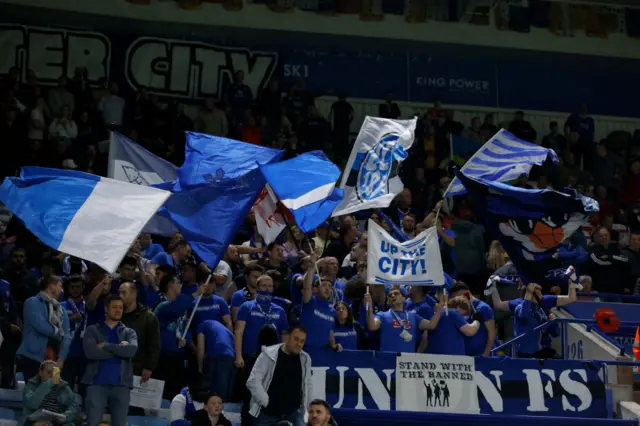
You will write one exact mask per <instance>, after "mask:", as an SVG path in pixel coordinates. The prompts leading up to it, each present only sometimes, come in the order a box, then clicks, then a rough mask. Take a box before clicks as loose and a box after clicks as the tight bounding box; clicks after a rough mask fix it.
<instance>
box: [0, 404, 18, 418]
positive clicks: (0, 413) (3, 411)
mask: <svg viewBox="0 0 640 426" xmlns="http://www.w3.org/2000/svg"><path fill="white" fill-rule="evenodd" d="M0 419H2V420H16V412H15V411H13V410H12V409H10V408H4V407H0Z"/></svg>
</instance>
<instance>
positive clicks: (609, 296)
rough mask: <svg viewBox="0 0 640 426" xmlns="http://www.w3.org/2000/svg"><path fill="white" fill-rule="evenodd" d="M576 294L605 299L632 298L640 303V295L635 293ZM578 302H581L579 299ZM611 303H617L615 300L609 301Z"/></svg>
mask: <svg viewBox="0 0 640 426" xmlns="http://www.w3.org/2000/svg"><path fill="white" fill-rule="evenodd" d="M576 296H581V297H599V298H604V299H620V300H631V301H634V302H638V303H640V296H637V295H633V294H616V293H585V292H578V293H576ZM578 302H579V300H578ZM603 303H607V302H603ZM609 303H615V302H609Z"/></svg>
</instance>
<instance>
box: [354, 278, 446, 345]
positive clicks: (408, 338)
mask: <svg viewBox="0 0 640 426" xmlns="http://www.w3.org/2000/svg"><path fill="white" fill-rule="evenodd" d="M387 297H388V299H389V307H390V308H389V310H388V311H385V312H378V313H377V314H376V315H375V316H374V314H373V309H372V305H373V300H372V299H371V295H370V294H369V293H367V294H365V295H364V300H363V302H364V303H365V305H366V309H367V325H368V328H369V330H372V331H375V330H380V350H381V351H386V352H396V353H397V352H415V350H416V343H415V342H416V339H420V336H421V333H420V331H424V330H433V329H434V328H435V327H436V326H437V325H438V322H439V321H440V313H441V311H442V309H441V307H440V305H436V308H435V312H434V314H433V318H432V319H431V320H428V319H424V318H422V317H421V316H420V315H418V313H417V312H415V311H407V310H406V309H405V297H404V294H403V293H402V291H401V290H400V289H399V288H397V287H392V288H391V290H389V295H388V296H387Z"/></svg>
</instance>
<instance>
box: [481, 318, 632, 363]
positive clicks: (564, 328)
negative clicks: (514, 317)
mask: <svg viewBox="0 0 640 426" xmlns="http://www.w3.org/2000/svg"><path fill="white" fill-rule="evenodd" d="M567 323H572V324H584V325H586V326H587V331H589V332H591V331H592V332H595V333H596V334H598V335H599V336H600V337H602V338H603V339H605V340H606V341H608V342H609V343H611V344H612V345H613V346H614V347H616V348H617V349H618V350H619V351H620V356H624V355H626V354H625V349H624V346H622V345H620V344H619V343H618V342H616V341H615V340H613V339H612V338H611V337H609V336H607V335H606V334H605V333H603V332H602V331H600V330H598V329H597V328H595V327H592V326H594V325H596V324H597V322H596V320H591V319H578V318H555V319H552V320H551V321H547V322H545V323H544V324H540V325H539V326H537V327H536V328H534V329H533V330H531V331H529V332H528V333H525V334H521V335H519V336H516V337H514V338H513V339H511V340H509V341H508V342H505V343H503V344H502V345H500V346H498V347H497V348H494V349H493V350H492V351H491V354H492V355H495V354H496V353H497V352H499V351H501V350H503V349H506V348H511V356H512V357H514V358H515V357H516V353H515V345H514V343H517V342H518V341H519V340H521V339H524V338H525V337H526V336H529V335H532V334H535V333H538V332H540V331H543V330H545V329H547V328H548V327H551V326H553V325H556V324H560V326H561V329H560V339H561V342H562V359H567V356H566V347H567ZM639 325H640V323H639V322H635V321H621V322H620V327H625V326H626V327H637V326H639ZM606 362H607V363H608V364H612V365H638V366H640V363H639V362H630V361H616V363H615V364H613V363H612V362H611V361H606ZM618 362H622V363H625V362H626V364H618Z"/></svg>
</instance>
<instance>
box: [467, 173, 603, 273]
mask: <svg viewBox="0 0 640 426" xmlns="http://www.w3.org/2000/svg"><path fill="white" fill-rule="evenodd" d="M456 176H457V177H458V179H460V182H461V183H462V185H464V187H465V188H466V189H467V191H468V192H469V195H470V197H471V199H472V200H473V202H474V204H475V207H476V211H477V212H478V213H479V214H480V215H482V216H483V217H484V220H485V222H486V224H487V227H488V228H489V229H490V231H491V232H492V233H493V234H494V235H495V237H496V238H497V239H498V240H499V241H500V243H501V244H502V247H503V248H504V249H505V251H506V252H507V253H508V254H509V258H510V259H511V260H512V262H513V264H514V265H515V267H516V268H517V269H518V272H519V273H520V274H521V276H522V278H523V281H526V282H536V283H539V284H541V285H542V284H544V283H545V282H549V281H554V280H555V279H556V277H557V276H559V275H563V274H564V268H563V264H562V262H563V261H564V260H566V259H561V258H560V250H559V248H560V246H561V244H563V243H565V242H566V241H567V240H568V239H569V237H570V236H571V234H573V233H574V232H575V231H576V230H578V229H579V228H580V227H581V226H582V225H584V224H585V223H586V222H587V220H588V218H589V216H593V215H595V214H597V213H598V211H599V206H598V203H597V202H596V201H595V200H593V199H591V198H588V197H585V196H583V195H580V194H578V193H577V192H575V191H574V192H573V193H570V194H565V193H561V192H557V191H552V190H548V189H544V190H533V189H523V188H517V187H513V186H510V185H507V184H504V183H500V182H490V181H488V180H485V179H482V178H476V177H472V176H470V175H467V174H465V173H464V172H463V171H458V170H456Z"/></svg>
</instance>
